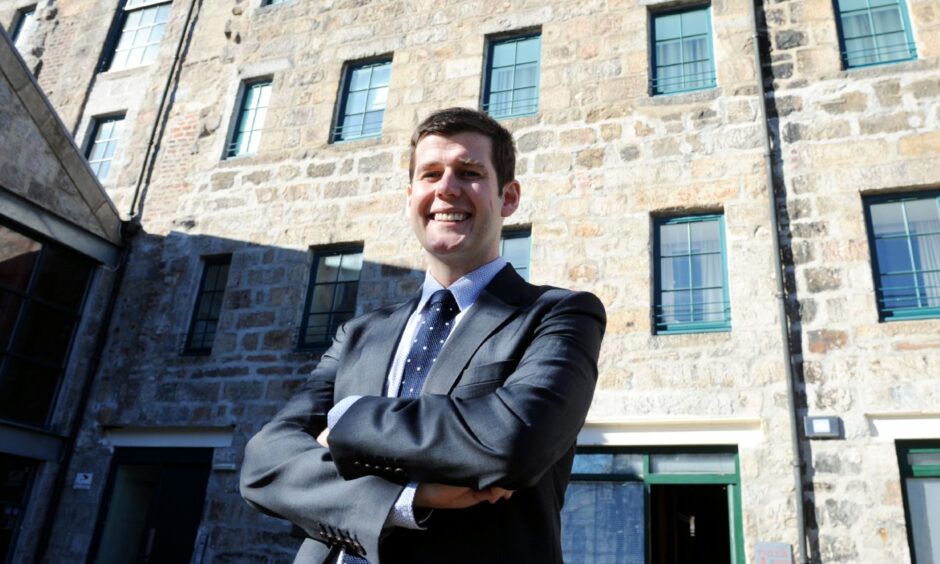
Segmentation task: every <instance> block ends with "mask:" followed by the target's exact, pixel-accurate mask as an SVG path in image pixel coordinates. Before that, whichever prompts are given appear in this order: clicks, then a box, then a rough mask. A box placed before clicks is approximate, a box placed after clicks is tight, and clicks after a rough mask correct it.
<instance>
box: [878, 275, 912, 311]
mask: <svg viewBox="0 0 940 564" xmlns="http://www.w3.org/2000/svg"><path fill="white" fill-rule="evenodd" d="M917 287H918V284H917V279H916V277H915V276H914V275H913V274H900V275H896V276H882V277H881V294H882V300H883V307H885V308H888V309H893V308H902V307H917V305H918V304H917V299H916V297H917Z"/></svg>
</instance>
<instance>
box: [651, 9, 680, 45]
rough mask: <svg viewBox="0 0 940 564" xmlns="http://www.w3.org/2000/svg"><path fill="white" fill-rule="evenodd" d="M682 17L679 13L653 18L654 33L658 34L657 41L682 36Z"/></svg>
mask: <svg viewBox="0 0 940 564" xmlns="http://www.w3.org/2000/svg"><path fill="white" fill-rule="evenodd" d="M681 19H682V18H681V15H679V14H668V15H661V16H656V18H655V19H654V20H653V33H654V34H655V35H656V41H662V40H665V39H675V38H677V37H682V23H681Z"/></svg>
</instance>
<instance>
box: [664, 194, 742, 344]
mask: <svg viewBox="0 0 940 564" xmlns="http://www.w3.org/2000/svg"><path fill="white" fill-rule="evenodd" d="M707 221H717V222H718V236H719V239H718V242H719V246H720V252H721V269H722V297H723V299H724V312H725V316H724V317H725V319H724V320H723V321H690V322H673V323H665V322H660V321H659V317H660V316H661V315H662V314H661V313H659V310H660V309H661V308H662V294H663V290H662V266H661V263H660V259H661V258H662V256H661V249H660V230H659V228H660V227H661V226H663V225H676V224H691V223H700V222H707ZM652 240H653V304H652V305H653V307H652V316H653V319H652V327H653V334H654V335H677V334H684V333H718V332H729V331H731V327H732V323H731V296H730V288H729V277H728V245H727V241H726V234H725V216H724V213H715V212H712V213H704V214H688V215H679V216H659V217H653V238H652ZM689 252H690V254H689V255H687V256H694V255H692V254H691V250H690V251H689ZM690 268H691V261H690ZM691 283H692V277H691V276H690V277H689V284H691ZM688 290H689V291H693V290H694V289H693V288H692V287H691V286H690V287H689V288H688ZM690 307H694V303H691V302H690Z"/></svg>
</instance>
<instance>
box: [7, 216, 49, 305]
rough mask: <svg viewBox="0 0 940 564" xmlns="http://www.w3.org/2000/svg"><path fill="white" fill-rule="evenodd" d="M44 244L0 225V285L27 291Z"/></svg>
mask: <svg viewBox="0 0 940 564" xmlns="http://www.w3.org/2000/svg"><path fill="white" fill-rule="evenodd" d="M41 249H42V243H40V242H39V241H34V240H32V239H30V238H29V237H26V236H25V235H21V234H19V233H17V232H16V231H13V230H11V229H7V228H6V227H4V226H2V225H0V284H4V285H6V286H9V287H11V288H14V289H17V290H26V286H27V284H29V278H30V275H31V274H32V272H33V266H34V265H35V263H36V259H37V258H38V257H39V251H40V250H41Z"/></svg>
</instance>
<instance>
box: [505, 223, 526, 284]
mask: <svg viewBox="0 0 940 564" xmlns="http://www.w3.org/2000/svg"><path fill="white" fill-rule="evenodd" d="M531 249H532V230H531V229H528V228H526V229H506V230H504V231H503V236H502V238H501V239H500V240H499V254H500V255H501V256H502V257H503V258H504V259H506V262H508V263H509V264H511V265H512V267H513V268H515V269H516V272H518V273H519V276H522V278H523V279H525V280H526V281H528V280H529V257H530V255H531Z"/></svg>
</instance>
